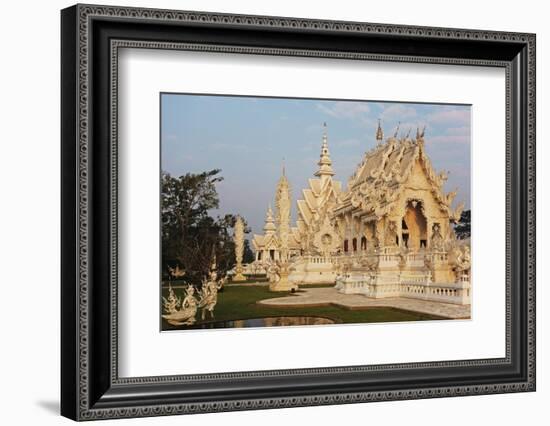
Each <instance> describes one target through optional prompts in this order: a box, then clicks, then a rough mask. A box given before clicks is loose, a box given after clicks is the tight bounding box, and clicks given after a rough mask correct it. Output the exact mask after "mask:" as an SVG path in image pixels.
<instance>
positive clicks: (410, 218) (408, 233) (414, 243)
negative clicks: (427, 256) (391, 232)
mask: <svg viewBox="0 0 550 426" xmlns="http://www.w3.org/2000/svg"><path fill="white" fill-rule="evenodd" d="M401 228H402V235H401V239H402V241H403V245H404V246H406V247H408V248H409V249H411V250H419V249H420V247H426V242H427V238H428V237H427V228H428V227H427V220H426V217H425V216H424V214H423V213H422V205H421V202H420V201H409V202H408V203H407V208H406V209H405V216H403V221H402V223H401Z"/></svg>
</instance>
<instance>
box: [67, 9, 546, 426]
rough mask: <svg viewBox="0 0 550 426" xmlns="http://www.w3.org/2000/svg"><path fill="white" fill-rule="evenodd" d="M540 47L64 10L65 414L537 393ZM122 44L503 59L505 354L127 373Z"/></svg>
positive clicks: (357, 56) (228, 18)
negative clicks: (121, 216)
mask: <svg viewBox="0 0 550 426" xmlns="http://www.w3.org/2000/svg"><path fill="white" fill-rule="evenodd" d="M535 44H536V37H535V35H534V34H524V33H510V32H495V31H479V30H464V29H449V28H427V27H413V26H403V25H386V24H369V23H358V22H335V21H323V20H310V19H293V18H281V17H268V16H243V15H229V14H218V13H202V12H185V11H170V10H154V9H138V8H129V7H106V6H97V5H75V6H72V7H70V8H67V9H64V10H63V11H62V12H61V51H62V58H61V68H62V73H61V83H62V84H61V86H62V91H61V100H62V117H61V134H62V141H61V160H62V177H61V178H62V182H61V191H62V209H61V211H62V216H61V222H62V234H61V240H62V269H61V270H62V281H61V321H62V327H61V414H62V415H64V416H66V417H69V418H71V419H74V420H91V419H104V418H120V417H139V416H159V415H169V414H183V413H205V412H216V411H229V410H248V409H264V408H276V407H293V406H308V405H322V404H344V403H353V402H367V401H381V400H399V399H415V398H435V397H445V396H463V395H476V394H490V393H504V392H522V391H534V390H535ZM121 46H122V47H123V46H132V47H147V48H158V49H178V48H182V46H188V47H189V46H195V47H196V48H197V49H198V50H209V49H217V51H231V52H234V53H243V54H246V53H256V54H258V53H259V54H265V55H298V56H313V57H321V58H323V57H327V58H342V59H349V60H374V61H381V60H384V61H397V62H422V63H434V64H442V63H443V64H459V65H464V66H470V65H483V66H491V67H502V68H504V69H505V70H506V151H507V153H506V161H507V164H506V203H507V209H506V212H502V214H506V240H507V247H506V305H507V306H506V322H507V323H506V336H507V337H506V339H507V341H506V356H505V357H504V358H498V359H480V360H459V361H445V362H443V361H442V362H429V363H410V364H387V365H376V366H368V365H365V366H348V367H334V366H327V367H326V368H312V369H301V370H274V371H256V372H242V373H219V374H208V375H193V376H161V377H135V378H119V377H118V373H117V372H118V364H117V363H118V360H117V335H118V334H117V333H118V330H117V309H116V308H117V286H116V284H117V283H116V259H117V243H116V241H117V217H116V201H117V198H116V197H117V168H116V164H117V151H116V136H117V135H116V117H117V115H116V114H117V110H116V102H114V100H116V89H117V84H118V80H117V73H116V71H117V69H116V65H117V62H116V58H117V56H116V53H117V49H118V48H119V47H121ZM503 179H504V177H503ZM182 338H184V337H183V336H182Z"/></svg>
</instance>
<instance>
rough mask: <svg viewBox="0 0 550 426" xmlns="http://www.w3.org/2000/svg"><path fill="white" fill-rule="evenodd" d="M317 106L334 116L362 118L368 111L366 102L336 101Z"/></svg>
mask: <svg viewBox="0 0 550 426" xmlns="http://www.w3.org/2000/svg"><path fill="white" fill-rule="evenodd" d="M317 108H318V109H319V110H320V111H322V112H324V113H325V114H328V115H330V116H331V117H334V118H357V117H359V118H364V117H365V116H366V115H368V114H369V113H370V110H371V109H370V107H369V105H368V104H366V103H360V102H346V101H337V102H334V103H332V104H317Z"/></svg>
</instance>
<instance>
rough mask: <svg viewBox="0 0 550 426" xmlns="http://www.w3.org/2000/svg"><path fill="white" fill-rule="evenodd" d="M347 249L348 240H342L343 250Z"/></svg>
mask: <svg viewBox="0 0 550 426" xmlns="http://www.w3.org/2000/svg"><path fill="white" fill-rule="evenodd" d="M348 250H349V247H348V240H344V251H345V252H347V251H348Z"/></svg>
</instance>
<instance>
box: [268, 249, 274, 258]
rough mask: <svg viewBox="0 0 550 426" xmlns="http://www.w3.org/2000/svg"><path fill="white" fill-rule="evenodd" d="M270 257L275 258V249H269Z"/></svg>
mask: <svg viewBox="0 0 550 426" xmlns="http://www.w3.org/2000/svg"><path fill="white" fill-rule="evenodd" d="M269 257H270V258H271V260H275V250H269Z"/></svg>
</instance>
